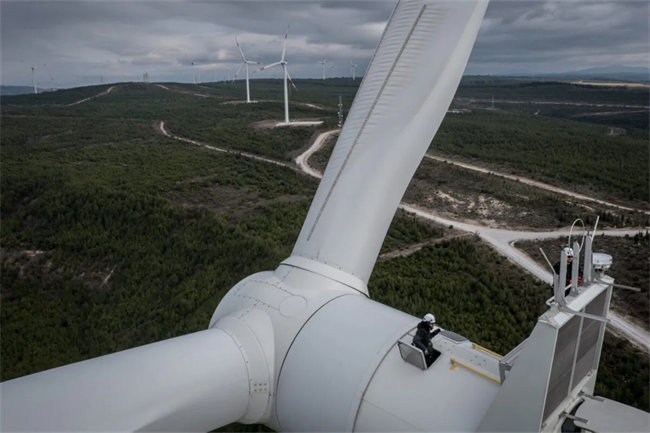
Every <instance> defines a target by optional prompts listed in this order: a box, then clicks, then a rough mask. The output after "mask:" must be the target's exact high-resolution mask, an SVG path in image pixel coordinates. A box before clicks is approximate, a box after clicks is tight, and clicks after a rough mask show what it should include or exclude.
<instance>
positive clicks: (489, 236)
mask: <svg viewBox="0 0 650 433" xmlns="http://www.w3.org/2000/svg"><path fill="white" fill-rule="evenodd" d="M158 127H159V130H160V132H161V133H162V134H163V135H165V136H167V137H169V138H173V139H175V140H179V141H183V142H186V143H190V144H194V145H197V146H201V147H204V148H206V149H210V150H214V151H217V152H225V153H231V154H236V155H241V156H244V157H247V158H252V159H256V160H259V161H264V162H268V163H271V164H276V165H280V166H283V167H287V168H291V169H293V170H297V168H296V166H294V165H291V164H288V163H284V162H280V161H276V160H273V159H270V158H264V157H261V156H258V155H254V154H251V153H247V152H238V151H233V150H229V149H223V148H219V147H215V146H210V145H207V144H204V143H200V142H198V141H195V140H191V139H189V138H183V137H179V136H177V135H173V134H171V133H170V132H169V131H168V130H167V129H166V128H165V123H164V122H162V121H161V122H160V123H159V125H158ZM337 132H339V130H338V129H337V130H331V131H326V132H323V133H321V134H320V135H319V136H318V137H317V138H316V140H314V143H313V144H312V145H311V146H310V147H309V148H308V149H307V150H305V151H304V152H303V153H302V154H300V155H299V156H298V157H296V159H295V162H296V164H297V165H298V167H299V170H300V171H302V172H303V173H305V174H307V175H309V176H312V177H315V178H317V179H321V178H322V177H323V175H322V173H320V172H319V171H317V170H315V169H314V168H313V167H311V166H310V165H309V163H308V159H309V157H310V156H311V155H313V154H314V153H315V152H316V151H317V150H318V149H320V148H321V146H322V145H323V143H324V142H325V139H326V138H327V137H329V136H330V135H332V134H335V133H337ZM426 157H428V158H431V159H436V160H439V161H446V162H449V160H445V159H443V158H437V157H434V156H431V155H426ZM452 163H455V164H457V165H459V166H461V167H464V168H467V169H470V170H476V171H480V172H483V173H489V174H494V175H497V176H502V177H505V178H507V179H513V180H518V181H520V182H524V183H527V184H529V185H532V186H536V187H539V188H542V189H547V190H549V191H553V192H557V193H560V194H565V195H569V196H572V197H576V198H580V199H583V200H590V201H593V202H597V203H601V204H606V205H608V206H615V207H618V208H622V209H631V208H626V207H622V206H618V205H615V204H612V203H608V202H605V201H602V200H598V199H594V198H591V197H587V196H583V195H581V194H576V193H572V192H571V191H567V190H563V189H561V188H556V187H553V186H551V185H546V184H543V183H541V182H536V181H533V180H530V179H526V178H521V177H517V176H511V175H508V174H503V173H498V172H494V171H491V170H487V169H484V168H481V167H476V166H472V165H469V164H464V163H458V162H455V161H453V162H452ZM525 181H526V182H525ZM399 207H400V208H401V209H403V210H405V211H407V212H411V213H413V214H415V215H417V216H419V217H421V218H424V219H428V220H431V221H434V222H437V223H439V224H442V225H446V226H453V228H455V229H458V230H462V231H464V232H468V233H475V234H477V235H478V236H479V237H480V238H481V239H483V240H484V241H485V242H487V243H489V244H490V245H491V246H492V247H493V248H494V249H495V250H496V251H497V252H499V253H500V254H502V255H504V256H506V257H507V258H508V259H510V260H511V261H512V262H513V263H515V264H516V265H518V266H520V267H522V268H523V269H524V270H526V271H527V272H530V273H531V274H533V275H534V276H535V277H537V278H539V279H540V280H542V281H545V282H547V283H550V282H551V281H552V274H551V272H549V271H547V270H545V269H544V268H543V267H541V266H540V265H538V264H537V263H536V262H535V261H534V260H532V259H531V258H530V257H529V256H528V255H527V254H525V253H523V252H522V251H520V250H518V249H517V248H515V247H514V246H513V244H514V242H515V241H517V240H521V239H544V238H557V237H563V236H568V234H569V231H568V230H557V231H546V232H526V231H516V230H502V229H494V228H490V227H485V226H479V225H474V224H468V223H463V222H458V221H453V220H449V219H446V218H442V217H440V216H438V215H435V214H434V213H432V212H430V211H428V210H423V209H420V208H418V207H416V206H415V205H411V204H407V203H401V204H400V206H399ZM631 210H636V209H631ZM645 212H647V211H645ZM643 230H645V228H636V229H634V228H633V229H625V230H604V231H603V230H600V231H598V234H605V235H607V236H625V235H634V234H636V233H638V232H639V231H643ZM608 317H609V319H610V325H611V326H612V328H614V332H615V333H617V334H619V335H622V336H624V337H626V338H627V339H628V340H629V341H630V342H631V343H633V344H634V345H636V346H637V347H639V348H641V349H642V350H644V351H646V352H649V351H650V333H648V331H646V330H645V329H642V328H640V327H638V326H636V325H634V324H632V323H630V322H628V321H626V320H625V319H624V318H622V317H620V316H619V315H617V314H616V313H615V312H613V311H611V310H610V312H609V316H608Z"/></svg>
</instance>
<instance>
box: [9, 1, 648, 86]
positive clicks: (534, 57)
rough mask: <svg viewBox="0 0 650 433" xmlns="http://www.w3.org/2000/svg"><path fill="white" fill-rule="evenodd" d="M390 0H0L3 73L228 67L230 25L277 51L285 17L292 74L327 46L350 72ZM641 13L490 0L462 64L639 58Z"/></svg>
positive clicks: (275, 54) (492, 66)
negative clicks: (37, 69) (38, 67)
mask: <svg viewBox="0 0 650 433" xmlns="http://www.w3.org/2000/svg"><path fill="white" fill-rule="evenodd" d="M395 3H396V2H395V1H394V0H386V1H324V2H319V1H216V2H215V1H180V0H178V1H174V0H170V1H140V0H139V1H110V0H104V1H13V0H3V1H2V2H0V12H1V13H0V18H1V22H0V24H1V27H0V30H1V32H2V33H1V37H2V39H1V41H2V42H1V43H2V46H1V48H2V79H3V84H23V83H25V82H27V81H26V80H25V77H26V74H25V71H26V70H28V68H29V66H30V65H32V64H47V71H43V74H46V73H47V74H49V75H52V76H55V77H57V79H60V80H61V81H62V82H63V81H65V80H66V78H65V77H73V76H76V75H94V76H98V75H99V74H104V75H108V74H109V73H110V74H112V75H113V76H114V77H115V79H122V77H124V76H125V75H131V76H141V75H142V73H143V72H144V69H145V68H146V69H150V70H151V71H154V70H155V71H156V74H158V76H161V77H162V76H165V77H171V78H173V77H174V76H175V77H176V79H178V80H182V81H189V80H190V79H191V72H189V71H190V68H191V63H192V62H193V61H194V62H198V63H200V64H201V68H203V69H207V68H212V69H213V70H214V71H217V70H220V71H221V70H232V71H234V70H235V69H236V67H237V64H238V62H239V54H238V52H237V50H236V48H235V44H234V36H235V35H236V34H237V35H239V39H240V42H241V44H242V47H243V48H244V50H245V51H246V54H247V56H248V57H249V58H251V59H253V60H257V61H260V62H262V63H267V62H273V61H277V60H278V59H279V56H280V51H281V42H282V35H283V33H284V31H285V30H286V27H287V25H289V24H290V25H291V29H290V34H289V40H288V45H287V56H288V59H289V67H290V70H291V73H292V75H293V76H294V77H297V78H300V77H319V76H320V74H321V67H320V64H319V60H320V59H321V58H323V57H326V58H328V59H329V60H330V63H329V64H328V75H329V76H332V75H350V66H349V62H354V63H356V64H358V65H360V66H359V67H358V68H357V72H360V71H363V66H365V64H366V63H367V61H368V60H369V59H370V56H371V55H372V52H373V50H374V48H375V47H376V45H377V42H378V39H379V36H380V34H381V31H382V28H383V25H384V23H385V21H386V20H387V19H388V17H389V16H390V13H391V11H392V10H393V8H394V6H395ZM647 17H648V2H647V1H645V0H640V1H636V0H631V1H605V0H603V1H583V0H575V1H567V0H553V1H551V0H544V1H524V0H518V1H515V0H513V1H498V0H493V1H492V2H491V3H490V6H489V8H488V11H487V14H486V19H485V20H484V23H483V26H482V28H481V32H480V33H479V37H478V40H477V42H476V45H475V49H474V51H473V53H472V57H471V59H470V67H469V70H470V71H471V72H474V73H495V72H496V71H498V72H507V71H508V69H509V68H510V69H513V68H514V69H521V68H523V67H525V68H526V69H528V70H530V71H542V72H549V71H556V72H561V71H562V70H566V69H567V68H568V67H571V68H579V67H580V65H583V66H584V67H590V66H598V64H600V65H609V64H616V63H621V62H623V61H632V62H636V64H635V65H632V66H638V65H647V63H648V50H649V49H650V48H649V47H648V22H647ZM635 59H636V60H635ZM21 60H22V62H21ZM107 65H110V67H109V66H107ZM329 66H333V67H332V68H329ZM42 69H45V68H42ZM81 71H83V74H81ZM204 76H205V73H204ZM152 78H153V79H156V76H155V75H152ZM67 80H68V81H71V80H70V79H67Z"/></svg>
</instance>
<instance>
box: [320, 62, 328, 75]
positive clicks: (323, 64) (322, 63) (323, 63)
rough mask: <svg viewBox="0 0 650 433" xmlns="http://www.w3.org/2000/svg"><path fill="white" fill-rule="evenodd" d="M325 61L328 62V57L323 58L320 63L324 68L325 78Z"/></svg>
mask: <svg viewBox="0 0 650 433" xmlns="http://www.w3.org/2000/svg"><path fill="white" fill-rule="evenodd" d="M325 63H327V59H321V61H320V65H321V67H322V68H323V80H324V79H325Z"/></svg>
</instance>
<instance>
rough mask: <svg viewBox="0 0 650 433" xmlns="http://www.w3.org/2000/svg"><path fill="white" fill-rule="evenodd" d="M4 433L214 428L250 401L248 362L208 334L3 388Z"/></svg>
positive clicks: (226, 339) (220, 334) (213, 332)
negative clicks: (10, 432)
mask: <svg viewBox="0 0 650 433" xmlns="http://www.w3.org/2000/svg"><path fill="white" fill-rule="evenodd" d="M0 393H1V394H0V396H1V401H0V406H1V409H0V410H1V412H0V415H1V418H0V419H1V420H2V431H87V432H89V431H136V430H144V431H161V430H167V431H209V430H211V429H214V428H217V427H219V426H223V425H226V424H229V423H231V422H234V421H237V420H239V419H240V418H241V417H242V415H243V414H244V413H245V412H246V408H247V406H248V402H249V378H248V373H247V369H246V363H245V362H244V359H243V358H242V353H241V352H240V350H239V348H238V346H237V344H236V343H235V341H234V340H233V339H232V338H231V337H230V336H229V335H228V334H227V333H226V332H224V331H223V330H220V329H208V330H205V331H201V332H196V333H194V334H189V335H185V336H183V337H178V338H173V339H170V340H165V341H161V342H158V343H153V344H149V345H146V346H141V347H137V348H134V349H130V350H126V351H123V352H118V353H114V354H111V355H106V356H102V357H99V358H94V359H90V360H88V361H83V362H79V363H76V364H71V365H67V366H64V367H59V368H55V369H52V370H47V371H44V372H41V373H37V374H33V375H30V376H25V377H21V378H18V379H14V380H10V381H7V382H3V383H2V384H0Z"/></svg>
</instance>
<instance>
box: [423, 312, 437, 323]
mask: <svg viewBox="0 0 650 433" xmlns="http://www.w3.org/2000/svg"><path fill="white" fill-rule="evenodd" d="M424 321H425V322H429V323H436V318H435V316H434V315H433V314H431V313H427V314H425V315H424Z"/></svg>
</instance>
